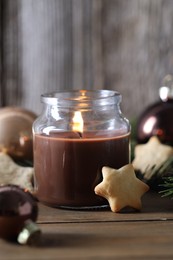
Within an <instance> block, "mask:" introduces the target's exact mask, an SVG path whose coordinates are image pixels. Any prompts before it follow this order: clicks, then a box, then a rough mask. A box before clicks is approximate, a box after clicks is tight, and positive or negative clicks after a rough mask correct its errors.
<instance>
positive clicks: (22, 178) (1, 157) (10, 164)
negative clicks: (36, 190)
mask: <svg viewBox="0 0 173 260" xmlns="http://www.w3.org/2000/svg"><path fill="white" fill-rule="evenodd" d="M33 175H34V169H33V168H32V167H22V166H19V165H17V164H16V163H15V162H14V161H13V160H12V159H11V157H10V156H9V155H7V154H5V153H2V152H1V153H0V185H2V184H3V185H7V184H15V185H18V186H21V187H22V188H26V189H27V190H29V191H30V192H33V184H32V180H33Z"/></svg>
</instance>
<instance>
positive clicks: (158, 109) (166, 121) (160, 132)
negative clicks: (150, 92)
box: [136, 75, 173, 145]
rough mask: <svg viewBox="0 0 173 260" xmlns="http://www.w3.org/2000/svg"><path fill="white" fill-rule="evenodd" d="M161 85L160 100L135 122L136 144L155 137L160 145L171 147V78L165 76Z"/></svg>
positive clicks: (172, 101)
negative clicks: (164, 144)
mask: <svg viewBox="0 0 173 260" xmlns="http://www.w3.org/2000/svg"><path fill="white" fill-rule="evenodd" d="M163 83H164V86H162V87H161V88H160V89H159V94H160V100H159V101H158V102H156V103H154V104H152V105H150V106H149V107H147V108H146V109H145V110H144V111H143V113H142V114H141V115H140V116H139V118H138V120H137V128H136V138H137V142H138V143H146V142H147V141H148V140H149V139H150V137H151V136H157V137H158V138H159V139H160V141H161V142H162V143H166V144H169V145H173V77H172V76H171V75H167V76H166V77H165V78H164V80H163Z"/></svg>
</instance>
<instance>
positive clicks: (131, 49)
mask: <svg viewBox="0 0 173 260" xmlns="http://www.w3.org/2000/svg"><path fill="white" fill-rule="evenodd" d="M0 3H1V7H0V10H1V17H0V23H1V24H0V28H1V32H0V35H1V36H0V37H1V41H0V44H1V46H0V49H1V60H0V62H1V85H0V88H1V90H0V93H1V98H0V102H1V104H0V105H1V106H4V105H18V106H22V107H25V108H28V109H31V110H33V111H34V112H36V113H40V111H41V108H42V105H41V103H40V95H41V94H42V93H45V92H50V91H55V90H57V91H58V90H65V89H103V88H105V89H113V90H117V91H119V92H120V93H121V94H122V95H123V102H122V111H123V113H124V114H125V115H126V116H127V117H129V118H133V117H136V116H137V115H138V114H139V113H140V112H141V111H143V109H144V108H145V107H146V106H148V104H150V103H152V102H154V101H156V100H157V99H158V89H159V87H160V86H161V85H162V79H163V77H164V76H165V75H166V74H168V73H172V68H173V58H172V57H173V48H172V46H173V37H172V34H173V31H172V26H173V1H170V0H164V1H163V0H145V1H143V0H109V1H107V0H85V1H84V0H50V1H49V0H37V1H34V0H15V1H13V0H1V1H0Z"/></svg>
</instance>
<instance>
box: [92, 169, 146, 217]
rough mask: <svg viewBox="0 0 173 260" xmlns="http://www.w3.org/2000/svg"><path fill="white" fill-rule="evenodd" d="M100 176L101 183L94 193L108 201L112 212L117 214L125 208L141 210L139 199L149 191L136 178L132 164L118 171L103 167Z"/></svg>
mask: <svg viewBox="0 0 173 260" xmlns="http://www.w3.org/2000/svg"><path fill="white" fill-rule="evenodd" d="M102 174H103V181H102V182H101V183H99V184H98V185H97V186H96V187H95V189H94V191H95V193H96V194H97V195H99V196H102V197H104V198H106V199H107V200H108V202H109V205H110V208H111V210H112V211H113V212H119V211H120V210H121V209H123V208H125V207H127V206H130V207H132V208H135V209H137V210H140V209H141V208H142V203H141V197H142V195H143V194H144V193H145V192H147V191H148V190H149V186H148V185H147V184H145V183H144V182H142V181H140V180H139V179H138V178H137V177H136V174H135V171H134V168H133V166H132V164H128V165H125V166H123V167H122V168H120V169H118V170H116V169H113V168H110V167H107V166H104V167H103V168H102Z"/></svg>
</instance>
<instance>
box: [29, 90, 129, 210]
mask: <svg viewBox="0 0 173 260" xmlns="http://www.w3.org/2000/svg"><path fill="white" fill-rule="evenodd" d="M121 99H122V97H121V95H120V94H119V93H118V92H116V91H110V90H96V91H88V90H77V91H70V92H59V93H49V94H44V95H42V96H41V101H42V103H43V105H44V106H43V112H42V114H41V115H40V116H39V117H38V119H37V120H36V121H35V122H34V124H33V140H34V169H35V193H36V196H37V198H38V200H39V201H41V202H43V203H45V204H47V205H50V206H53V207H66V208H68V207H70V208H75V207H80V208H85V207H97V206H105V205H106V204H107V201H105V199H103V198H101V197H99V196H98V195H96V194H95V193H94V188H95V186H96V185H97V184H98V183H99V182H101V181H102V171H101V170H102V167H103V166H109V167H112V168H116V169H118V168H120V167H122V166H124V165H125V164H128V163H129V158H130V154H129V137H130V125H129V122H128V120H127V119H126V118H124V117H123V115H122V113H121V110H120V102H121Z"/></svg>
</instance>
